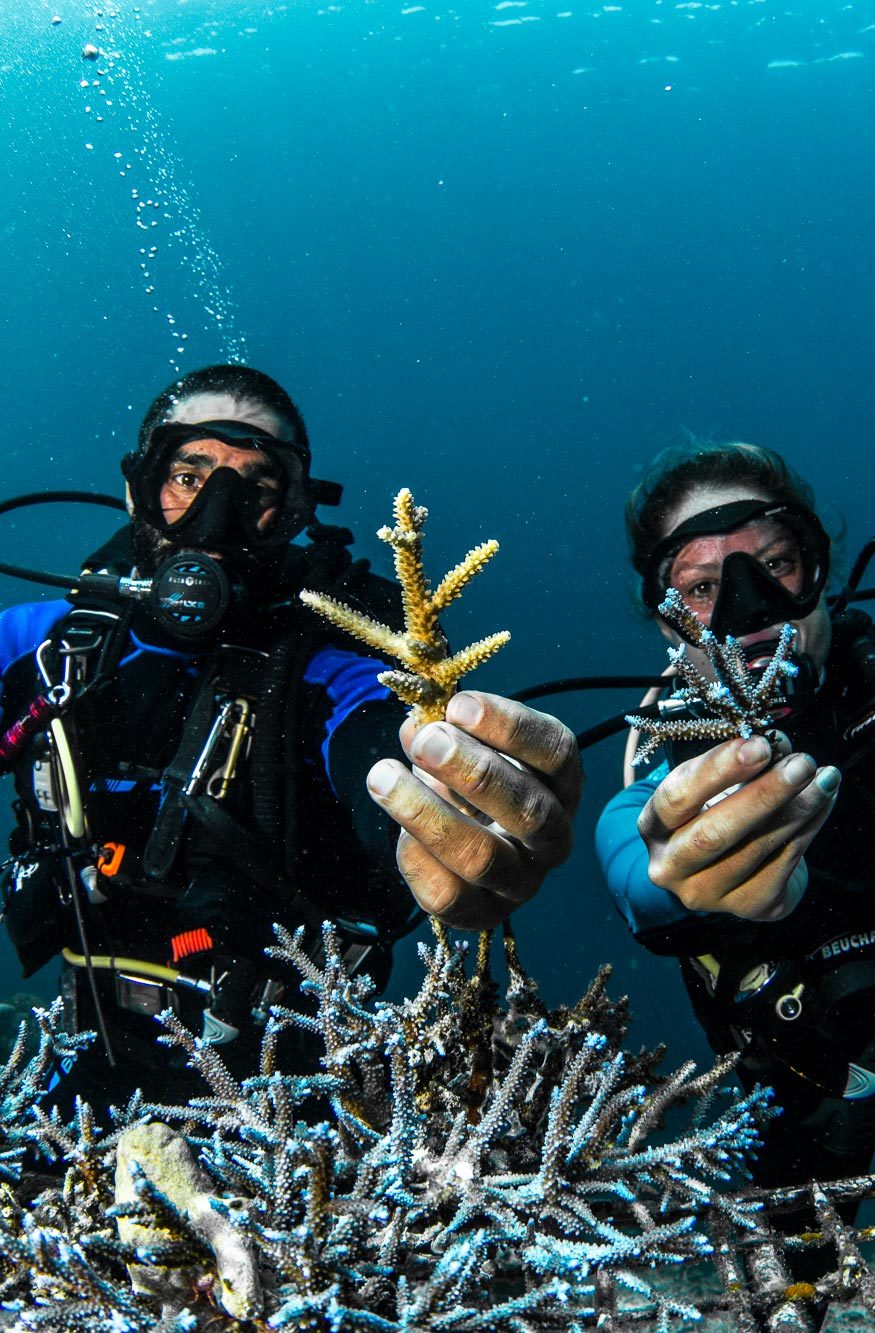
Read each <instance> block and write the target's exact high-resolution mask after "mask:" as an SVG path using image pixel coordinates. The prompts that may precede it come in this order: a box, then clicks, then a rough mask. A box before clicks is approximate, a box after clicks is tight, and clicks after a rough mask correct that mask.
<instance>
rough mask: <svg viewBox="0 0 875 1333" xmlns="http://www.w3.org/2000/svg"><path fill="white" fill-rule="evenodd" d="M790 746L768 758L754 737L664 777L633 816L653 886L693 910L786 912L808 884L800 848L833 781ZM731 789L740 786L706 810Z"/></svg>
mask: <svg viewBox="0 0 875 1333" xmlns="http://www.w3.org/2000/svg"><path fill="white" fill-rule="evenodd" d="M789 750H790V745H789V742H788V741H787V738H786V737H785V736H779V737H778V739H777V741H776V742H775V748H774V752H773V751H772V749H771V748H770V746H769V742H768V741H767V740H766V739H765V738H764V737H762V736H754V737H752V738H751V739H750V740H748V741H736V740H733V741H725V742H724V743H723V744H722V745H717V746H715V747H714V748H713V749H711V750H708V751H707V753H705V754H703V755H699V756H698V757H697V758H695V759H689V760H687V762H686V763H684V764H679V765H678V767H677V768H676V769H674V770H673V771H672V772H671V773H669V775H668V777H666V778H665V779H664V780H663V781H662V782H661V783H660V784H659V786H658V787H657V789H656V791H655V792H654V794H653V796H652V797H651V798H650V800H649V801H648V803H647V805H646V806H645V807H644V809H643V810H642V812H641V815H640V818H639V820H638V831H639V832H640V834H641V836H642V838H643V839H644V841H645V843H646V844H647V848H648V851H649V853H650V865H649V874H650V878H651V880H652V881H653V883H654V884H656V885H658V886H659V887H660V888H663V889H668V890H669V891H670V892H671V893H674V894H676V895H677V896H678V898H680V900H681V902H682V903H683V904H684V906H685V907H688V908H690V910H692V911H695V912H730V913H731V914H732V915H734V916H739V917H746V918H748V919H749V920H752V921H778V920H780V919H781V918H782V917H785V916H788V915H789V914H790V912H792V911H793V909H794V907H796V906H797V904H798V903H799V901H800V899H801V898H802V895H803V894H804V893H805V889H806V887H807V884H808V871H807V869H806V866H805V861H804V859H803V857H804V854H805V850H806V848H807V847H808V844H809V843H810V842H811V840H812V838H813V837H814V836H815V834H816V833H817V832H818V830H819V829H820V828H821V827H822V825H823V824H824V823H825V821H826V820H827V819H828V818H829V815H830V813H831V811H832V808H833V805H834V804H835V798H836V794H837V792H838V787H839V783H840V781H841V775H840V773H839V771H838V769H836V768H817V767H816V765H815V762H814V760H813V759H812V758H811V757H810V756H809V755H804V754H790V753H789ZM773 754H774V757H775V762H774V764H772V766H771V767H767V765H768V764H769V761H770V759H771V758H772V757H773ZM736 783H743V784H744V785H743V786H741V787H740V788H739V789H738V790H737V791H733V792H732V793H731V794H730V795H728V796H725V797H724V798H723V799H722V800H719V801H716V803H715V804H713V805H711V806H710V807H709V808H708V809H705V804H706V802H708V801H714V798H715V797H717V796H719V795H720V793H721V792H725V791H726V789H727V788H731V787H733V786H734V785H735V784H736Z"/></svg>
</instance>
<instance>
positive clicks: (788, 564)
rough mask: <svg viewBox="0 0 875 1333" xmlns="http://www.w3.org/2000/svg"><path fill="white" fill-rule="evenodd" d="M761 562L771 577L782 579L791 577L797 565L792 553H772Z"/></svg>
mask: <svg viewBox="0 0 875 1333" xmlns="http://www.w3.org/2000/svg"><path fill="white" fill-rule="evenodd" d="M763 564H764V565H765V567H766V569H767V570H768V571H769V573H770V574H771V575H772V577H773V578H776V579H782V580H784V579H789V578H792V577H793V575H794V574H795V573H796V570H797V569H798V567H799V566H798V562H797V560H796V559H795V558H794V557H793V556H792V555H772V556H769V558H768V559H767V560H764V561H763Z"/></svg>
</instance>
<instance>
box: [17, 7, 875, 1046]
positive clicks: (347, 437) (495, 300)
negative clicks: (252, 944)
mask: <svg viewBox="0 0 875 1333" xmlns="http://www.w3.org/2000/svg"><path fill="white" fill-rule="evenodd" d="M56 19H57V20H60V21H58V22H56V21H54V20H56ZM86 44H91V45H92V46H94V47H96V48H97V58H96V59H94V60H91V59H87V58H84V57H83V49H84V48H85V47H86ZM873 74H875V0H862V2H859V3H855V4H841V3H838V0H720V2H719V3H718V2H715V3H711V4H708V3H699V0H685V2H682V3H674V0H625V2H624V3H618V4H606V5H599V4H593V3H591V2H590V3H581V0H498V2H497V3H496V2H495V0H464V3H463V4H462V3H457V5H456V6H455V7H451V6H448V5H445V4H443V3H441V2H440V0H428V3H424V4H415V3H403V2H402V0H372V2H368V0H348V2H347V0H341V2H339V3H334V4H321V3H318V0H289V2H288V3H285V4H279V3H274V4H270V5H269V4H265V3H256V2H255V0H243V2H241V0H226V2H225V3H219V2H218V0H178V2H177V0H141V2H140V3H139V4H137V5H134V4H131V3H129V2H128V0H119V2H118V3H114V4H113V3H107V4H105V5H96V6H95V5H93V4H90V3H82V0H55V2H54V3H53V4H48V3H42V2H41V0H4V2H3V6H2V13H0V103H2V119H3V125H4V127H5V130H4V133H3V134H2V136H0V200H2V205H3V207H2V212H0V238H2V270H3V299H2V302H0V326H2V344H0V345H2V348H3V360H4V366H3V416H4V420H3V433H2V454H0V457H2V462H3V488H2V489H3V492H4V493H8V494H13V493H15V492H17V491H20V490H30V489H34V488H36V487H39V486H66V485H77V486H82V487H93V488H98V489H102V490H116V489H118V488H119V487H120V475H119V473H118V458H119V456H120V455H121V453H122V452H124V450H125V449H126V448H128V447H130V444H131V443H132V440H133V437H134V433H135V430H136V425H137V423H138V420H139V416H140V415H141V413H142V411H143V410H144V408H145V406H146V405H147V403H148V402H149V400H150V399H151V398H152V397H153V396H154V394H155V393H156V392H157V391H158V390H159V389H160V388H162V387H163V386H164V385H165V384H166V383H167V382H168V381H169V380H171V379H173V378H175V375H176V373H177V370H178V369H179V368H186V367H192V368H193V367H195V366H197V365H202V364H205V363H208V362H211V361H215V360H219V359H225V358H227V357H234V356H236V357H243V358H245V359H247V360H249V361H250V362H251V363H252V364H255V365H257V366H259V367H260V368H262V369H264V370H266V371H268V372H269V373H271V374H273V375H274V376H276V377H277V378H279V379H280V380H281V381H282V382H283V383H284V384H285V385H286V386H287V387H288V388H289V390H290V391H291V393H292V394H293V396H294V397H295V398H296V400H297V401H298V402H299V404H300V406H301V408H302V410H303V412H304V415H305V417H306V419H307V422H308V425H309V428H310V432H311V436H312V440H313V445H314V455H315V460H316V463H315V467H316V471H317V473H318V474H319V475H323V476H330V477H336V478H338V479H340V480H342V481H343V482H344V483H345V488H346V489H345V497H344V502H343V507H342V510H341V511H340V512H341V517H342V519H343V521H345V522H347V523H348V524H349V525H350V526H351V527H352V528H353V529H354V530H355V531H356V533H357V534H358V537H359V543H358V544H359V550H360V552H361V553H363V554H366V555H369V556H371V557H372V558H373V560H374V562H375V564H376V565H377V567H378V568H381V569H385V568H386V564H387V562H386V552H385V548H384V547H383V546H382V544H381V543H379V542H378V541H377V540H376V538H375V536H374V532H375V529H376V528H377V527H378V526H380V524H381V523H383V522H384V521H385V520H386V518H387V517H388V513H389V506H390V503H391V497H392V495H393V494H394V493H395V491H396V490H397V489H398V487H399V486H401V485H408V486H410V487H411V488H412V489H413V491H414V493H415V494H416V496H417V499H418V500H420V501H421V502H423V503H425V504H427V505H428V506H429V508H430V509H431V511H432V518H431V520H430V525H429V530H428V537H429V548H428V549H429V558H430V561H431V562H432V564H433V568H434V572H435V573H436V574H439V573H441V572H442V571H443V569H444V568H445V567H447V566H448V565H449V564H451V563H453V562H455V560H456V559H457V558H459V556H460V555H461V554H462V553H463V552H464V551H465V550H466V549H467V548H468V547H469V546H470V545H472V544H473V543H474V542H476V541H479V540H481V539H483V538H485V537H488V536H496V537H498V538H499V539H500V541H501V543H502V550H501V553H500V554H499V556H498V557H497V558H496V560H495V562H494V563H493V565H492V567H491V568H490V569H489V571H488V572H487V573H486V574H484V575H483V576H482V579H481V580H479V581H478V583H477V584H476V585H474V586H473V587H472V588H471V590H470V592H469V593H467V594H466V597H465V600H464V602H463V603H462V604H460V605H459V606H458V607H457V608H455V609H454V610H453V611H452V612H451V615H450V617H448V624H447V628H448V630H449V632H450V634H451V636H452V637H453V639H454V641H456V642H459V643H461V642H463V641H467V638H470V637H478V636H480V635H482V634H485V633H486V632H488V631H490V630H492V629H496V628H501V627H505V626H506V627H508V628H510V629H511V630H512V632H513V639H512V642H511V644H510V645H509V647H507V648H506V649H505V650H504V651H503V652H502V653H501V655H500V657H498V658H497V659H496V660H495V661H494V662H493V663H491V664H490V665H489V666H488V667H487V668H486V669H484V670H483V672H482V674H481V676H480V678H479V681H478V683H479V684H481V685H483V686H485V687H492V688H496V689H507V690H512V689H517V688H520V687H522V686H523V685H526V684H531V683H533V682H535V681H537V680H543V679H550V678H554V677H558V676H563V675H569V674H583V673H587V672H600V673H601V672H605V671H609V670H611V671H618V672H631V671H653V670H659V669H661V667H662V665H663V663H664V656H663V651H662V647H661V641H659V640H658V638H657V636H656V635H655V633H654V631H653V630H652V629H651V628H649V627H647V626H645V625H642V624H641V623H640V622H638V621H636V619H635V618H634V616H633V615H632V613H631V612H630V610H629V598H628V594H627V587H628V582H627V575H626V556H625V548H624V540H623V535H622V518H621V515H622V505H623V500H624V497H625V495H626V493H627V492H628V490H629V489H630V487H631V486H632V485H633V484H634V483H635V481H636V479H637V478H638V476H639V474H640V471H641V469H642V467H643V466H644V465H645V464H646V462H647V461H648V459H649V458H650V457H651V456H652V455H653V454H654V453H655V452H656V450H657V449H658V448H659V447H661V446H662V445H663V444H666V443H669V442H671V441H672V440H673V439H676V438H677V436H678V434H679V433H680V432H681V431H683V430H691V431H693V432H696V433H697V434H701V435H706V436H712V437H715V438H744V439H751V440H756V441H760V442H763V443H765V444H769V445H771V446H773V447H776V448H778V449H779V450H781V451H782V452H784V453H785V454H786V455H787V457H788V458H789V459H790V460H791V461H792V462H793V464H794V465H795V466H796V467H797V468H799V469H800V470H801V471H802V472H803V473H804V474H805V475H806V476H807V477H809V479H811V480H812V481H813V483H814V484H815V486H816V488H817V490H818V494H819V497H820V499H821V501H822V502H823V504H824V505H826V506H827V507H829V508H831V509H832V510H837V511H840V512H841V513H843V514H844V516H845V518H846V521H847V527H848V546H849V549H850V550H851V551H854V550H855V549H856V547H857V546H859V545H860V544H861V543H862V541H863V540H864V539H865V538H867V537H868V536H870V535H871V532H872V530H873V527H875V518H873V514H872V503H871V501H872V495H873V487H872V483H873V477H872V464H871V457H872V422H873V418H875V376H873V373H872V368H873V345H872V322H873V313H875V276H873V264H872V248H873V239H872V238H873V236H875V181H873V163H875V117H873ZM111 526H112V524H111V522H108V521H107V520H106V519H105V518H104V517H102V516H101V515H100V514H99V513H97V514H96V515H95V514H94V513H92V512H86V511H72V512H71V511H68V510H63V511H61V510H58V511H56V512H51V514H49V512H48V511H41V512H39V513H37V514H35V515H25V516H21V517H19V516H12V517H8V518H5V519H4V518H0V558H2V559H11V560H19V561H21V562H23V563H27V564H32V565H38V566H42V567H45V568H47V569H56V570H68V569H69V570H71V571H73V570H75V568H76V560H77V558H78V556H79V555H81V554H83V553H84V552H85V551H86V550H87V549H89V547H90V546H93V544H94V542H95V538H96V537H100V536H102V535H104V534H105V533H106V532H107V531H108V530H109V529H110V528H111ZM0 593H2V600H3V602H4V604H7V603H8V602H11V601H13V600H22V599H23V598H25V597H26V598H30V597H31V596H33V595H34V591H33V590H32V589H31V590H29V589H27V588H25V587H23V586H22V585H20V584H16V583H12V582H11V581H5V580H4V581H3V586H2V589H0ZM36 595H37V596H41V595H42V592H41V591H40V590H36ZM46 595H48V594H46ZM635 702H636V698H635V696H634V695H633V696H620V697H619V698H618V697H617V696H615V695H609V694H607V693H603V694H598V695H589V696H581V697H579V698H575V697H573V696H565V697H563V698H562V699H557V700H556V701H555V704H554V709H555V711H556V712H558V713H559V714H560V715H561V716H562V717H563V718H565V719H566V720H567V721H568V722H569V724H570V725H572V726H574V727H575V728H576V729H580V728H582V727H584V726H586V725H588V724H589V723H591V722H594V721H596V720H598V719H599V718H600V717H603V716H606V715H608V714H611V713H614V712H617V711H620V709H622V708H624V707H628V706H630V705H632V704H634V703H635ZM621 748H622V747H621V743H620V742H616V741H613V742H609V743H606V744H603V745H601V746H599V747H598V748H596V749H592V750H590V751H589V752H588V753H587V755H586V769H587V774H588V787H587V794H586V799H585V802H584V806H583V809H582V811H581V815H580V818H579V821H578V845H577V849H576V851H575V854H574V858H573V860H572V861H571V863H570V864H569V865H568V866H566V867H565V868H563V869H562V870H561V871H559V872H558V873H557V874H555V875H554V876H553V877H552V878H551V880H550V881H549V882H548V884H547V885H546V886H545V888H544V890H543V891H542V893H541V895H540V896H539V898H538V899H537V901H536V902H535V903H533V904H532V905H530V906H529V907H527V908H526V909H524V910H523V911H522V912H520V913H519V915H518V918H517V923H518V932H519V936H520V947H521V952H522V955H523V958H524V960H525V961H526V962H527V963H528V964H529V966H530V967H531V969H532V970H533V971H534V972H535V973H536V974H537V975H538V976H539V978H540V979H541V981H542V984H543V986H544V989H545V992H546V994H547V996H548V998H549V999H550V1000H552V1001H556V1000H560V999H564V1000H567V1001H573V1000H574V999H575V998H576V997H577V995H578V993H579V992H580V990H581V988H582V987H583V986H584V985H585V984H586V983H587V982H588V980H589V978H590V977H591V975H592V972H593V970H594V968H595V966H596V965H597V964H598V963H599V962H601V961H611V962H612V963H613V964H614V965H615V969H616V988H617V989H618V990H628V991H629V993H630V995H631V997H632V1001H633V1007H634V1008H635V1009H636V1011H637V1012H638V1014H639V1019H638V1024H637V1027H636V1032H637V1033H638V1034H639V1036H640V1038H641V1039H642V1040H648V1041H653V1040H656V1039H658V1038H660V1037H662V1036H664V1035H665V1034H666V1033H667V1032H669V1031H670V1033H671V1039H672V1047H671V1049H672V1055H673V1056H674V1057H676V1058H677V1059H680V1058H684V1057H685V1056H687V1055H688V1054H691V1053H692V1054H693V1055H696V1056H700V1057H704V1047H703V1043H702V1039H701V1038H700V1037H699V1035H698V1033H697V1032H696V1030H695V1027H694V1025H693V1023H692V1021H691V1020H689V1019H687V1018H686V1001H685V998H684V995H683V992H682V989H681V986H680V983H679V981H678V980H677V977H676V976H675V969H674V965H673V964H672V963H671V962H670V961H669V960H660V959H653V958H650V957H649V956H647V955H646V954H644V952H643V951H641V950H640V949H638V948H637V946H635V945H634V944H633V943H632V941H631V940H630V939H629V937H628V936H627V934H626V931H625V927H624V926H622V924H621V923H620V922H619V920H618V919H617V918H616V916H615V914H614V912H613V909H612V907H611V906H610V904H609V902H608V899H607V896H606V893H605V891H604V889H603V887H602V885H601V883H600V879H599V872H598V869H597V867H596V865H595V862H594V858H593V855H592V850H591V848H592V829H593V825H594V821H595V818H596V815H597V813H598V811H599V809H600V808H601V806H602V805H603V804H604V801H605V800H606V799H607V798H608V797H609V795H610V794H612V792H613V791H614V790H615V789H616V788H617V786H618V785H619V782H620V777H619V764H620V751H621ZM3 949H4V952H3V954H2V966H3V969H4V976H5V983H4V989H5V990H7V991H10V992H11V991H13V990H15V989H17V988H18V986H19V982H18V978H17V974H16V970H15V969H16V965H15V963H14V960H13V959H12V958H11V956H10V954H9V952H8V947H7V946H6V945H5V944H4V946H3ZM416 975H417V963H416V959H415V956H414V953H413V949H412V946H410V947H404V948H402V949H401V950H399V962H398V967H397V971H396V977H395V981H394V984H393V988H394V989H396V990H397V989H399V988H403V987H406V986H409V985H410V984H413V980H414V978H415V977H416ZM41 980H42V979H41ZM49 984H50V982H49V980H45V986H46V987H48V986H49Z"/></svg>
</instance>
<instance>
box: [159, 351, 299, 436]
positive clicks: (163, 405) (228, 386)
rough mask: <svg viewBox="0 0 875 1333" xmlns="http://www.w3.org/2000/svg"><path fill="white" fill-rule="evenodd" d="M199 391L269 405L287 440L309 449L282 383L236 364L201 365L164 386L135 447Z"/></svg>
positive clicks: (292, 404)
mask: <svg viewBox="0 0 875 1333" xmlns="http://www.w3.org/2000/svg"><path fill="white" fill-rule="evenodd" d="M199 393H227V394H230V395H231V397H232V398H234V399H236V401H237V402H244V401H248V402H255V403H259V404H260V405H261V406H263V407H269V408H271V409H272V410H273V411H274V412H276V414H277V416H278V417H279V418H280V420H281V421H282V423H283V425H284V426H285V427H286V428H287V431H288V439H289V441H290V442H291V443H293V444H297V445H300V446H302V447H303V449H304V450H305V451H306V452H307V453H309V448H310V441H309V439H308V437H307V427H306V426H305V425H304V418H303V417H302V416H301V413H300V412H299V411H298V409H297V407H296V406H295V404H294V403H293V402H292V400H291V398H290V397H289V395H288V394H287V393H286V391H285V389H284V388H283V387H282V385H280V384H277V382H276V380H274V379H271V377H270V376H269V375H265V374H264V372H263V371H261V370H254V369H253V368H252V367H251V366H236V365H216V366H204V368H203V369H202V370H192V371H191V372H190V373H189V374H188V375H183V377H182V379H179V380H175V381H174V383H173V384H169V385H168V386H167V388H166V389H163V390H162V391H161V393H159V395H158V397H157V398H156V399H155V400H154V402H152V403H151V404H150V406H149V408H148V410H147V412H146V415H145V416H144V417H143V421H142V424H141V426H140V431H139V435H138V437H137V445H138V447H139V448H140V449H141V450H142V451H145V450H146V449H148V447H149V439H150V437H151V434H152V431H153V430H154V429H155V427H156V426H158V425H160V424H161V422H162V421H165V420H166V419H167V416H168V414H169V413H170V412H171V410H172V409H173V408H174V407H175V406H176V405H177V404H178V403H181V402H184V401H185V400H186V399H187V398H193V397H194V396H195V395H196V394H199Z"/></svg>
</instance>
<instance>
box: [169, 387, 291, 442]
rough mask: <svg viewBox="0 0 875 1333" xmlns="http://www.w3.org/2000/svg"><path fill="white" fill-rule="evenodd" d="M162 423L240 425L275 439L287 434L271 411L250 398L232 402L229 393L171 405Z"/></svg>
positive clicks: (233, 398) (196, 396)
mask: <svg viewBox="0 0 875 1333" xmlns="http://www.w3.org/2000/svg"><path fill="white" fill-rule="evenodd" d="M164 419H165V421H180V422H184V423H185V425H188V426H196V425H198V423H199V422H201V421H240V422H243V423H244V424H245V425H247V426H257V427H259V429H260V430H266V431H268V432H269V433H270V434H271V435H275V436H276V437H277V439H282V438H283V436H284V435H285V434H287V433H288V429H287V427H286V426H285V423H284V422H283V420H282V418H281V417H280V416H279V414H278V413H277V412H275V411H274V409H273V408H272V407H266V406H265V404H264V403H259V402H256V401H255V399H252V398H235V397H234V396H233V394H230V393H196V394H192V396H191V397H190V398H184V399H182V400H181V401H180V402H178V403H174V404H173V406H172V407H171V409H170V411H169V412H168V413H167V416H166V417H165V418H164Z"/></svg>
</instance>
